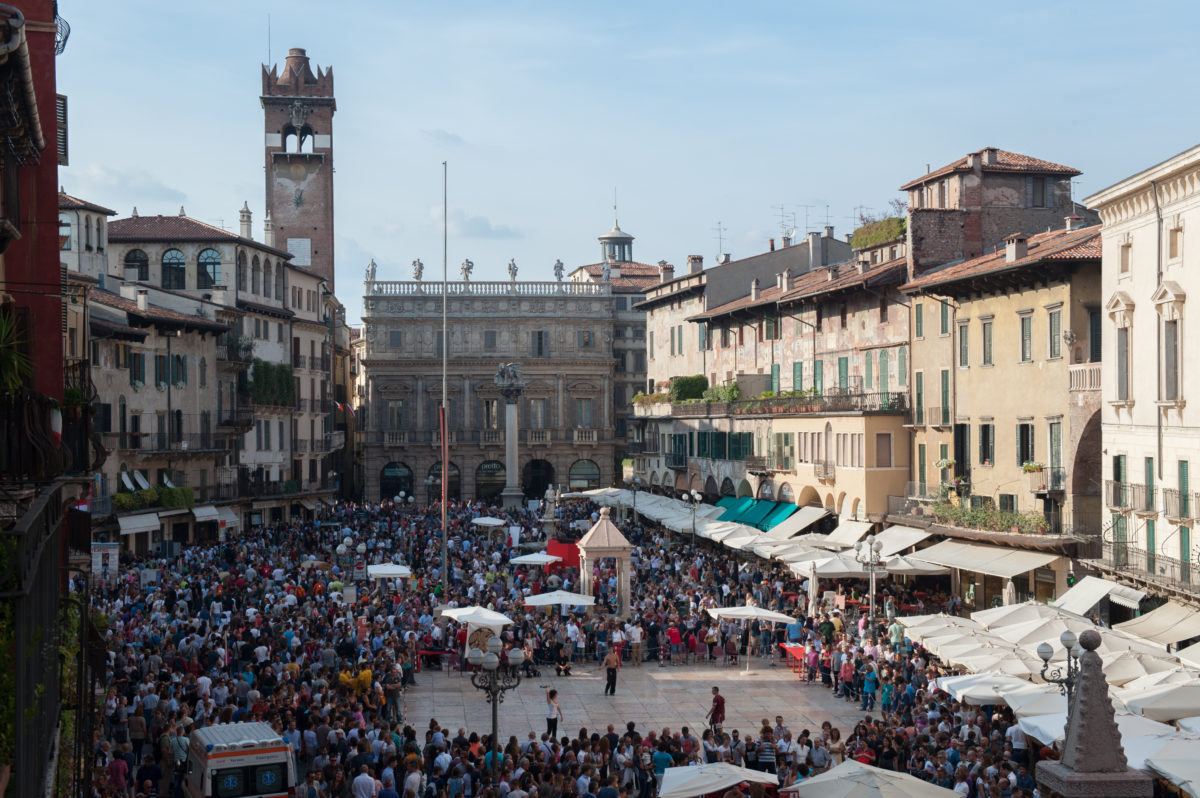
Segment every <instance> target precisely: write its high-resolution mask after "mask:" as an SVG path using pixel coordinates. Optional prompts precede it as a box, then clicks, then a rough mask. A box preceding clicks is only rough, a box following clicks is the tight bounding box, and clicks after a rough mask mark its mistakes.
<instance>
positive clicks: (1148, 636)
mask: <svg viewBox="0 0 1200 798" xmlns="http://www.w3.org/2000/svg"><path fill="white" fill-rule="evenodd" d="M1113 628H1114V629H1117V630H1119V631H1122V632H1127V633H1129V634H1133V635H1137V636H1138V637H1141V638H1143V639H1145V640H1152V641H1154V642H1155V643H1162V644H1163V645H1171V644H1174V643H1178V642H1179V641H1180V640H1187V639H1188V638H1190V637H1200V613H1197V612H1196V611H1195V610H1191V609H1188V608H1187V607H1185V606H1183V605H1182V604H1176V603H1175V602H1174V601H1168V602H1167V603H1166V604H1164V605H1162V606H1161V607H1159V608H1158V609H1156V610H1152V611H1151V612H1148V613H1146V614H1145V615H1142V616H1140V617H1138V618H1134V619H1133V620H1132V621H1125V623H1119V624H1117V625H1116V626H1114V627H1113Z"/></svg>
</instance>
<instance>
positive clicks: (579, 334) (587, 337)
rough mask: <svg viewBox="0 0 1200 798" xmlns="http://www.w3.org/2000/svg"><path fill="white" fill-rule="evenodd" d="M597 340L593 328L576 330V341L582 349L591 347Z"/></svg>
mask: <svg viewBox="0 0 1200 798" xmlns="http://www.w3.org/2000/svg"><path fill="white" fill-rule="evenodd" d="M595 342H596V338H595V333H593V332H592V331H591V330H576V331H575V343H576V345H577V346H578V347H579V348H580V349H591V348H592V346H593V345H594V344H595Z"/></svg>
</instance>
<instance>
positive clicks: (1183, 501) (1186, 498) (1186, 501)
mask: <svg viewBox="0 0 1200 798" xmlns="http://www.w3.org/2000/svg"><path fill="white" fill-rule="evenodd" d="M1191 510H1192V497H1191V494H1190V493H1189V492H1188V461H1187V460H1180V461H1179V514H1180V515H1182V516H1184V517H1185V518H1191V517H1192V512H1191Z"/></svg>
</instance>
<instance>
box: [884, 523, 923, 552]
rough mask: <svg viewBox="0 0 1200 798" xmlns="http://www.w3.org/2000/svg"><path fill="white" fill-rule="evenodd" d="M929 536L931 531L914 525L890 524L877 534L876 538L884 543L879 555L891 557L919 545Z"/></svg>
mask: <svg viewBox="0 0 1200 798" xmlns="http://www.w3.org/2000/svg"><path fill="white" fill-rule="evenodd" d="M929 536H930V533H929V532H926V531H925V530H924V529H917V528H916V527H913V526H889V527H888V528H887V529H885V530H883V531H882V532H880V533H879V534H878V535H876V536H875V540H876V541H878V542H879V543H881V544H883V548H882V549H880V551H879V556H881V557H891V556H892V555H893V554H896V553H897V552H901V551H904V550H905V549H907V548H909V547H911V546H915V545H917V544H918V543H920V542H921V541H922V540H924V539H925V538H927V537H929Z"/></svg>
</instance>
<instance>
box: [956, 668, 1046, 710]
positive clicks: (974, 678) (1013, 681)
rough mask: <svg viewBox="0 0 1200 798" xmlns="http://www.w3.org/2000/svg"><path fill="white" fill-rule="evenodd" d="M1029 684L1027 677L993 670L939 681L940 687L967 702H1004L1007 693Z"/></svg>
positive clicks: (959, 699)
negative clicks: (1020, 677) (1023, 677)
mask: <svg viewBox="0 0 1200 798" xmlns="http://www.w3.org/2000/svg"><path fill="white" fill-rule="evenodd" d="M1028 686H1029V682H1028V681H1026V680H1025V679H1019V678H1017V677H1016V676H1009V675H1008V674H1007V673H993V672H989V673H978V674H972V675H971V676H970V677H968V678H966V679H962V681H958V680H957V679H956V677H951V678H950V679H941V680H939V681H938V688H940V689H942V690H945V691H946V692H947V693H949V694H950V695H951V696H952V697H953V698H955V699H957V700H958V701H962V702H963V703H966V704H1002V703H1004V698H1003V696H1004V694H1005V693H1007V692H1010V691H1013V690H1021V689H1024V688H1026V687H1028Z"/></svg>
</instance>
